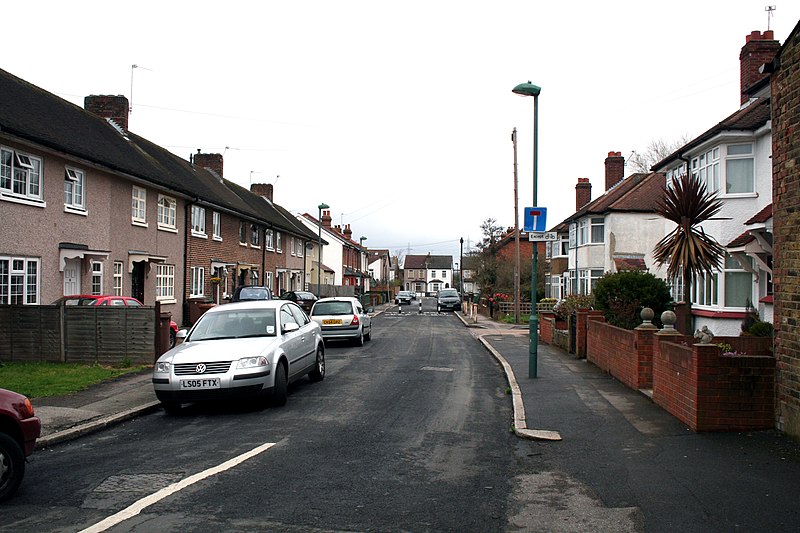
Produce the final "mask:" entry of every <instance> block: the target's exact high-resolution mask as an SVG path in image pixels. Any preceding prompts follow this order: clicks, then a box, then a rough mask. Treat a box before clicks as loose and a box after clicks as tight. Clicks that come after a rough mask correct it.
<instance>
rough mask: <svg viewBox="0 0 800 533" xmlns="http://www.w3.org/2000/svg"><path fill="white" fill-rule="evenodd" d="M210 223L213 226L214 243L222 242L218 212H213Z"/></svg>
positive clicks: (220, 217)
mask: <svg viewBox="0 0 800 533" xmlns="http://www.w3.org/2000/svg"><path fill="white" fill-rule="evenodd" d="M211 221H212V224H213V229H212V231H213V236H214V240H215V241H221V240H222V214H221V213H220V212H219V211H213V212H212V214H211Z"/></svg>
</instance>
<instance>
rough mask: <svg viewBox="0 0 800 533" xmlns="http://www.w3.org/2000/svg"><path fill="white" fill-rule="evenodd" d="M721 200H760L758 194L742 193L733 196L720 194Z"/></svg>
mask: <svg viewBox="0 0 800 533" xmlns="http://www.w3.org/2000/svg"><path fill="white" fill-rule="evenodd" d="M719 198H720V200H736V199H738V198H758V193H757V192H740V193H732V194H720V195H719Z"/></svg>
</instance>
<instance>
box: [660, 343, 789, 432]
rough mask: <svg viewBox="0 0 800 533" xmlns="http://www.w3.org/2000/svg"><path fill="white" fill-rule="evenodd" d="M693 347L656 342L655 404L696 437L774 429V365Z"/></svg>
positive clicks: (766, 359)
mask: <svg viewBox="0 0 800 533" xmlns="http://www.w3.org/2000/svg"><path fill="white" fill-rule="evenodd" d="M738 338H739V337H736V338H735V339H738ZM715 340H717V339H715ZM766 340H767V341H768V340H769V339H766ZM692 341H693V339H692V338H691V337H682V336H678V337H669V338H659V337H658V336H656V340H655V342H654V343H653V401H654V402H655V403H656V404H658V405H660V406H661V407H663V408H664V409H666V410H667V411H669V412H670V413H671V414H672V415H673V416H675V417H677V418H678V419H679V420H681V421H682V422H684V423H685V424H687V425H688V426H689V427H690V428H692V429H693V430H694V431H740V430H754V429H769V428H772V427H773V426H774V403H775V402H774V394H775V359H774V358H773V357H772V356H771V355H767V354H748V355H732V356H728V355H721V354H720V349H719V348H718V347H717V346H716V345H714V344H691V343H692ZM744 342H750V341H749V340H748V341H744ZM755 342H756V344H757V343H758V341H755ZM761 342H762V343H763V339H762V341H761ZM684 343H686V344H684ZM753 348H754V349H755V345H754V346H753Z"/></svg>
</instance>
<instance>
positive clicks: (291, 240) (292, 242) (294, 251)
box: [289, 237, 297, 257]
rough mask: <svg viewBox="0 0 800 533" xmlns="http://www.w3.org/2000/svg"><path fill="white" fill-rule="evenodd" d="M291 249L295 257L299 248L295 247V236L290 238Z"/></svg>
mask: <svg viewBox="0 0 800 533" xmlns="http://www.w3.org/2000/svg"><path fill="white" fill-rule="evenodd" d="M289 250H290V253H291V254H292V257H295V256H296V255H297V248H295V247H294V237H290V238H289Z"/></svg>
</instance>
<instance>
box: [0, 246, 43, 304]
mask: <svg viewBox="0 0 800 533" xmlns="http://www.w3.org/2000/svg"><path fill="white" fill-rule="evenodd" d="M40 285H41V268H40V261H39V259H37V258H32V257H10V256H0V304H24V305H38V304H39V292H40Z"/></svg>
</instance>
